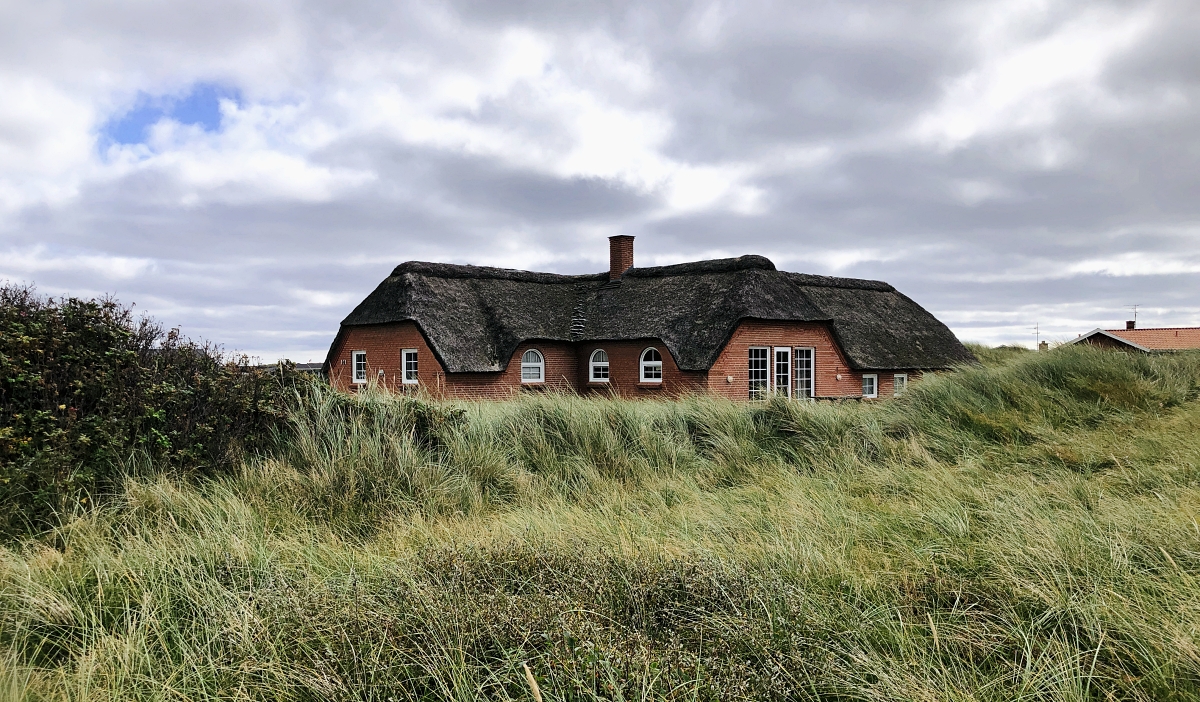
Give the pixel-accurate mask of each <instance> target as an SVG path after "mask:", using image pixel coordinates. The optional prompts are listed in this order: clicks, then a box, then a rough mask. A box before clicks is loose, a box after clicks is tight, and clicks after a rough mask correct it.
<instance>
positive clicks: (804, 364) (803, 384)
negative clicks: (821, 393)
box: [795, 349, 813, 398]
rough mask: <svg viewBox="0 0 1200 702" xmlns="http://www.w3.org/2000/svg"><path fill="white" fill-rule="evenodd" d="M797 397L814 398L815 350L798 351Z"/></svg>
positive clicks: (796, 352) (796, 351)
mask: <svg viewBox="0 0 1200 702" xmlns="http://www.w3.org/2000/svg"><path fill="white" fill-rule="evenodd" d="M795 354H796V364H795V365H796V397H800V398H811V397H812V396H813V350H812V349H796V350H795Z"/></svg>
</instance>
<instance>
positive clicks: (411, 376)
mask: <svg viewBox="0 0 1200 702" xmlns="http://www.w3.org/2000/svg"><path fill="white" fill-rule="evenodd" d="M404 380H405V381H407V382H410V383H415V382H416V380H417V352H416V351H405V352H404Z"/></svg>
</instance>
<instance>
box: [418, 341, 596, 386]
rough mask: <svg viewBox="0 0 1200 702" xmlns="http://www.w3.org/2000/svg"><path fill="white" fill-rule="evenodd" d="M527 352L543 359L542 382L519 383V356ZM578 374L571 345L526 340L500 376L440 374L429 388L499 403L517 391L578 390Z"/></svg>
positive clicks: (489, 374) (498, 374) (559, 342)
mask: <svg viewBox="0 0 1200 702" xmlns="http://www.w3.org/2000/svg"><path fill="white" fill-rule="evenodd" d="M529 349H537V350H538V351H541V352H542V358H543V359H544V360H545V367H544V369H543V372H544V374H545V380H544V381H543V382H541V383H522V382H521V356H522V355H523V354H524V353H525V352H526V351H527V350H529ZM578 381H579V374H578V370H577V368H576V362H575V348H574V345H573V344H570V343H567V342H562V341H527V342H525V343H522V344H521V345H520V346H518V347H517V350H516V351H514V352H513V355H512V358H510V359H509V361H508V366H507V367H506V368H505V369H504V370H502V371H500V372H499V373H443V374H440V375H439V376H438V377H437V378H435V379H434V381H433V382H434V384H435V385H434V386H433V387H431V388H429V389H430V391H431V392H433V393H434V394H436V395H441V396H445V397H456V398H462V399H472V400H502V399H507V398H510V397H512V396H514V395H516V394H517V393H520V392H539V391H545V390H569V391H573V390H577V389H578V385H579V382H578Z"/></svg>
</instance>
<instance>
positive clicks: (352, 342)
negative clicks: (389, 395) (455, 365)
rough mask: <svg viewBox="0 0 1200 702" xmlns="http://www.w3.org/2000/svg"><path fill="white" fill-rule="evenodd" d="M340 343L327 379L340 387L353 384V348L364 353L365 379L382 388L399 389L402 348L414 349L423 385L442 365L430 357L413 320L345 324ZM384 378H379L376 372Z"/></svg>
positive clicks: (428, 350) (427, 347)
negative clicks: (366, 325)
mask: <svg viewBox="0 0 1200 702" xmlns="http://www.w3.org/2000/svg"><path fill="white" fill-rule="evenodd" d="M345 331H346V333H345V334H344V335H343V336H342V343H341V346H340V347H338V350H337V353H336V355H335V356H334V357H333V359H332V362H331V364H330V366H329V382H330V384H331V385H333V386H334V387H335V388H338V389H340V390H350V389H352V387H353V380H354V369H353V367H352V366H351V363H352V359H351V357H350V354H351V353H353V352H354V351H366V352H367V379H368V380H370V381H373V382H378V383H380V384H381V385H383V386H384V387H387V388H390V389H393V390H398V389H400V387H401V382H400V380H401V376H400V352H401V351H402V350H404V349H416V350H417V378H418V381H419V382H420V383H422V384H427V383H429V382H430V381H432V380H433V379H434V377H435V375H436V374H438V373H441V371H442V366H441V364H439V363H438V362H437V359H435V358H434V356H433V351H431V350H430V348H429V344H427V343H425V337H424V336H423V335H422V334H421V331H420V330H419V329H417V325H416V324H415V323H413V322H397V323H394V324H377V325H373V326H369V327H347V328H346V330H345ZM381 370H382V371H383V373H384V377H383V378H382V379H381V378H379V371H381Z"/></svg>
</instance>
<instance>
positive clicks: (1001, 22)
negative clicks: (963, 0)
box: [913, 2, 1155, 164]
mask: <svg viewBox="0 0 1200 702" xmlns="http://www.w3.org/2000/svg"><path fill="white" fill-rule="evenodd" d="M996 8H997V9H996V12H995V13H994V14H993V16H992V17H988V18H986V19H985V21H984V22H982V23H981V26H980V31H979V43H980V44H981V46H982V57H981V59H982V60H981V63H980V65H979V66H977V67H974V68H972V69H971V70H970V71H968V72H967V73H965V74H964V75H961V76H958V77H956V78H955V79H954V80H952V81H950V82H949V83H948V84H947V85H946V88H945V92H944V95H943V96H942V99H941V101H940V102H939V103H938V104H937V105H936V106H934V107H933V108H932V109H930V110H928V111H926V112H924V113H923V114H922V115H921V116H920V117H919V118H918V119H917V121H916V124H915V125H914V130H913V133H914V136H916V137H917V138H918V139H920V140H923V141H932V142H935V143H938V144H939V145H941V146H942V147H944V148H953V147H956V146H958V145H961V144H963V143H964V142H967V141H970V140H972V139H974V138H977V137H980V136H984V135H989V134H994V133H997V132H1009V131H1027V130H1031V129H1042V128H1046V127H1049V126H1052V125H1054V124H1055V123H1056V122H1057V120H1058V119H1059V118H1060V116H1061V115H1062V113H1063V111H1064V110H1065V109H1068V108H1069V107H1072V106H1078V107H1080V108H1082V109H1087V110H1089V111H1092V112H1096V111H1099V112H1110V113H1112V112H1116V111H1118V110H1120V108H1121V101H1120V100H1119V99H1118V98H1116V97H1115V96H1113V95H1111V94H1109V93H1108V92H1107V91H1106V90H1105V89H1104V87H1103V86H1102V85H1101V84H1100V77H1101V75H1102V74H1103V71H1104V70H1105V68H1106V65H1107V63H1108V62H1109V61H1110V60H1111V59H1113V58H1114V57H1116V56H1118V55H1120V54H1121V53H1122V52H1124V51H1126V50H1128V49H1130V48H1132V47H1133V46H1135V45H1136V44H1137V42H1138V41H1139V40H1140V39H1141V38H1142V37H1143V36H1144V35H1145V33H1146V32H1147V30H1148V29H1149V28H1150V27H1151V26H1152V24H1153V21H1154V19H1155V17H1154V14H1153V12H1152V11H1151V10H1150V9H1148V8H1145V7H1134V8H1129V9H1126V10H1125V11H1124V12H1117V11H1112V10H1106V9H1103V8H1094V9H1091V10H1088V11H1085V12H1083V13H1081V14H1080V15H1079V16H1078V17H1077V18H1076V19H1074V20H1072V21H1070V22H1067V23H1066V24H1064V25H1062V26H1059V27H1057V28H1056V29H1055V30H1054V31H1053V32H1051V33H1050V34H1049V35H1048V36H1034V37H1029V36H1028V34H1029V33H1030V32H1029V25H1031V24H1036V23H1037V21H1038V20H1039V19H1041V18H1042V16H1044V15H1045V13H1046V11H1047V9H1048V8H1047V7H1046V5H1045V3H1041V2H1027V3H1010V2H1006V3H998V4H997V5H996ZM1051 163H1052V164H1054V163H1056V161H1053V160H1052V161H1051Z"/></svg>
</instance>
